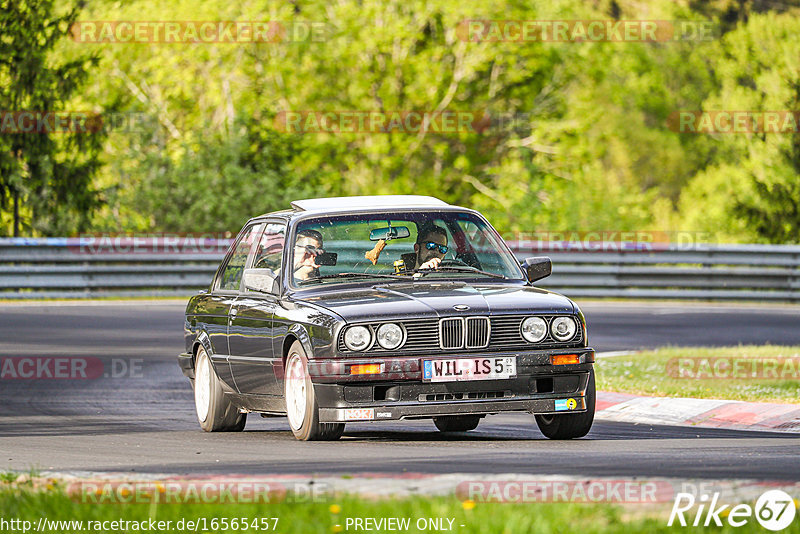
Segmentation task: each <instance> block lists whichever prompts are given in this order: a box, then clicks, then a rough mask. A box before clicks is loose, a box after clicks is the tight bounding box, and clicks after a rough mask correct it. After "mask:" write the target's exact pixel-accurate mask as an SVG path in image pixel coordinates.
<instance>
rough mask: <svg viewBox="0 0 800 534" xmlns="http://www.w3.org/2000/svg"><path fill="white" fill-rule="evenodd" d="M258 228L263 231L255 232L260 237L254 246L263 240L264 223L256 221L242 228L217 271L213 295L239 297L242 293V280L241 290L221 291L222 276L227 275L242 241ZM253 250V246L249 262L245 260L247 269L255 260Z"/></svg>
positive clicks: (248, 254) (240, 281) (212, 289)
mask: <svg viewBox="0 0 800 534" xmlns="http://www.w3.org/2000/svg"><path fill="white" fill-rule="evenodd" d="M257 226H261V229H256V230H255V232H256V233H257V234H258V237H257V239H255V240H254V241H253V243H254V244H255V243H258V240H260V239H261V234H262V233H263V232H264V228H266V225H264V221H255V222H254V223H253V224H249V225H247V226H245V227H244V228H242V231H241V232H239V235H238V236H236V240H235V241H234V242H233V245H232V246H231V248H230V250H229V251H228V254H227V255H226V256H225V259H224V260H223V262H222V264H221V265H220V268H219V269H218V270H217V274H216V275H215V276H214V283H213V285H212V286H211V292H212V293H215V294H223V295H237V294H239V293H240V292H241V289H242V280H241V279H240V280H239V289H220V284H221V283H222V276H223V274H224V273H225V269H227V268H228V264H229V263H230V261H231V258H232V257H233V255H234V254H235V253H236V249H237V248H238V247H239V243H241V241H242V239H244V237H245V236H246V235H247V233H248V230H250V229H251V228H254V227H257ZM253 249H254V247H253V246H252V245H251V246H250V250H249V251H248V253H247V260H245V268H247V265H249V263H250V262H251V261H252V259H253Z"/></svg>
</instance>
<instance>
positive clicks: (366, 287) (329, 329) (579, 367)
mask: <svg viewBox="0 0 800 534" xmlns="http://www.w3.org/2000/svg"><path fill="white" fill-rule="evenodd" d="M550 272H551V264H550V260H549V259H548V258H529V259H527V260H525V261H524V262H522V263H520V262H519V261H518V260H517V259H516V258H515V257H514V255H513V254H512V252H511V251H510V250H509V248H508V246H507V245H506V244H505V242H504V241H503V240H502V238H501V237H500V235H499V234H498V233H497V231H496V230H495V229H494V228H492V226H491V225H490V224H489V223H488V221H486V219H484V218H483V217H482V216H481V215H480V214H479V213H478V212H476V211H474V210H470V209H466V208H461V207H456V206H451V205H448V204H446V203H444V202H442V201H440V200H438V199H435V198H432V197H423V196H374V197H349V198H327V199H312V200H302V201H296V202H293V203H292V209H287V210H283V211H278V212H274V213H268V214H266V215H262V216H259V217H255V218H253V219H251V220H250V221H248V222H247V224H245V226H244V228H243V229H242V231H241V232H240V233H239V235H238V236H237V237H236V240H235V241H234V242H233V244H232V245H231V247H230V249H229V250H228V252H227V254H226V256H225V258H224V259H223V260H222V263H221V264H220V266H219V268H218V269H217V272H216V275H215V276H214V278H213V280H212V282H211V285H210V287H209V288H208V289H207V290H204V291H202V292H201V293H200V294H198V295H196V296H194V297H192V298H191V299H190V300H189V303H188V305H187V307H186V321H185V325H184V336H185V341H186V352H185V353H183V354H181V355H180V356H179V358H178V361H179V364H180V367H181V369H182V370H183V373H184V374H185V375H186V376H187V377H188V378H189V379H190V380H191V382H192V385H193V388H194V398H195V405H196V408H197V418H198V420H199V422H200V426H201V427H202V428H203V430H206V431H241V430H242V429H244V426H245V423H246V420H247V414H248V413H260V414H262V415H264V416H286V417H288V420H289V426H290V427H291V429H292V432H293V433H294V435H295V436H296V437H297V439H300V440H331V439H338V438H339V437H340V436H341V435H342V433H343V432H344V427H345V424H346V423H350V422H359V421H383V420H386V421H390V420H398V419H433V422H434V423H435V425H436V427H437V428H438V429H439V430H441V431H443V432H465V431H469V430H472V429H474V428H475V427H477V425H478V423H479V422H480V420H481V419H482V418H483V417H485V416H486V415H491V414H497V413H502V412H528V413H531V414H533V415H534V416H535V420H536V423H537V424H538V426H539V429H540V430H541V431H542V433H544V435H545V436H547V437H549V438H553V439H570V438H577V437H581V436H584V435H586V433H587V432H588V431H589V429H590V428H591V426H592V421H593V419H594V406H595V380H594V370H593V363H594V351H593V349H591V348H590V347H589V346H588V342H587V334H586V323H585V320H584V317H583V314H582V313H581V311H580V309H578V307H577V306H576V305H575V303H574V302H572V301H571V300H570V299H568V298H566V297H564V296H561V295H558V294H555V293H552V292H549V291H545V290H543V289H539V288H536V287H534V286H533V283H534V282H535V281H536V280H539V279H541V278H544V277H546V276H548V275H549V274H550ZM532 419H533V418H532Z"/></svg>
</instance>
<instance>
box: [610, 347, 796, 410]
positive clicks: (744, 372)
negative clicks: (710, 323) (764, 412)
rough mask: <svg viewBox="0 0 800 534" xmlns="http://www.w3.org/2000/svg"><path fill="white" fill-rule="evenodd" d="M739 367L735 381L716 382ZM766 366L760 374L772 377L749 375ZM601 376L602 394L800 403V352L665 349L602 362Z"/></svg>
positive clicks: (728, 348)
mask: <svg viewBox="0 0 800 534" xmlns="http://www.w3.org/2000/svg"><path fill="white" fill-rule="evenodd" d="M787 359H789V360H787ZM682 360H683V361H682ZM737 361H738V362H740V363H739V365H740V367H739V368H738V372H737V373H735V374H736V378H712V377H719V376H723V377H724V376H729V375H732V374H734V372H733V369H734V365H736V363H735V362H737ZM765 364H766V365H767V367H766V371H767V372H766V373H761V372H760V371H759V372H758V373H757V374H761V375H765V374H766V375H767V376H764V377H758V376H757V377H753V376H751V375H750V373H751V372H752V369H753V368H754V366H755V368H756V369H759V370H760V369H763V368H764V365H765ZM770 365H776V366H777V367H776V371H779V373H776V374H777V378H774V377H771V376H770V375H772V373H771V372H770V370H769V369H770V368H769V366H770ZM715 369H716V371H715ZM682 371H683V372H682ZM596 373H597V388H598V389H599V390H601V391H617V392H623V393H635V394H641V395H653V396H664V397H692V398H701V399H729V400H742V401H755V402H781V403H800V398H798V391H800V347H781V346H774V345H763V346H749V345H742V346H738V347H719V348H686V347H682V348H665V349H658V350H651V351H643V352H637V353H635V354H631V355H625V356H613V357H609V358H598V361H597V364H596ZM681 374H682V375H683V376H681ZM781 378H783V379H781Z"/></svg>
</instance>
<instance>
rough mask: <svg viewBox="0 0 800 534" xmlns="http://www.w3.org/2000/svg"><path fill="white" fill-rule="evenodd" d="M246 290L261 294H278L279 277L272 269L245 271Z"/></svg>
mask: <svg viewBox="0 0 800 534" xmlns="http://www.w3.org/2000/svg"><path fill="white" fill-rule="evenodd" d="M244 288H245V289H249V290H250V291H258V292H260V293H269V294H272V295H274V294H277V293H278V275H277V274H275V271H273V270H272V269H245V270H244Z"/></svg>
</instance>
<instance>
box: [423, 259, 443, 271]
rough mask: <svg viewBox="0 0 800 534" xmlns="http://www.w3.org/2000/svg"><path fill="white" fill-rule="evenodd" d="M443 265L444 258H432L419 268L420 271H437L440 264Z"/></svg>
mask: <svg viewBox="0 0 800 534" xmlns="http://www.w3.org/2000/svg"><path fill="white" fill-rule="evenodd" d="M440 263H442V258H431V259H429V260H428V261H426V262H425V263H423V264H422V265H420V266H419V268H420V269H436V268H437V267H439V264H440Z"/></svg>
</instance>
